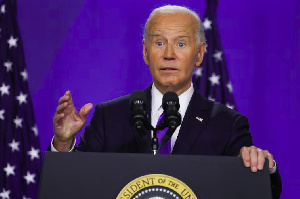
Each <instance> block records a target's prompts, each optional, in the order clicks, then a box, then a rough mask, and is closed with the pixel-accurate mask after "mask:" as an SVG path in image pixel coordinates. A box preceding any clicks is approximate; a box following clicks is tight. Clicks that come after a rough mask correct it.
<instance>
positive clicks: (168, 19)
mask: <svg viewBox="0 0 300 199" xmlns="http://www.w3.org/2000/svg"><path fill="white" fill-rule="evenodd" d="M196 32H197V21H196V19H195V17H194V16H192V15H191V14H190V13H172V14H171V13H170V14H169V13H168V14H160V15H156V16H154V17H153V18H152V19H151V20H150V23H149V32H148V34H149V36H150V37H151V36H157V35H164V34H169V35H170V34H175V35H176V34H177V35H178V36H192V35H193V36H195V35H196Z"/></svg>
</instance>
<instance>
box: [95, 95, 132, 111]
mask: <svg viewBox="0 0 300 199" xmlns="http://www.w3.org/2000/svg"><path fill="white" fill-rule="evenodd" d="M129 99H130V95H125V96H122V97H118V98H115V99H112V100H109V101H106V102H101V103H99V104H97V106H96V109H99V108H100V107H105V108H118V107H129Z"/></svg>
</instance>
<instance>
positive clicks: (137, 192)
mask: <svg viewBox="0 0 300 199" xmlns="http://www.w3.org/2000/svg"><path fill="white" fill-rule="evenodd" d="M127 198H128V199H129V198H130V199H196V198H197V197H196V195H195V194H194V192H193V191H192V190H191V189H190V188H189V187H188V186H187V185H186V184H185V183H183V182H182V181H180V180H178V179H176V178H174V177H172V176H168V175H164V174H150V175H145V176H141V177H139V178H136V179H134V180H133V181H131V182H130V183H128V184H127V185H126V186H125V187H124V188H123V189H122V191H121V192H120V193H119V195H118V197H117V199H127Z"/></svg>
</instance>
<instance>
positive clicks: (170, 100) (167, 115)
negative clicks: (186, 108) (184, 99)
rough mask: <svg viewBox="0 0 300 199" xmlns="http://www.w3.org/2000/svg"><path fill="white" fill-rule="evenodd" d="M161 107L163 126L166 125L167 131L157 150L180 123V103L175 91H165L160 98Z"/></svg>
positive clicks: (169, 137)
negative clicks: (161, 98) (162, 110)
mask: <svg viewBox="0 0 300 199" xmlns="http://www.w3.org/2000/svg"><path fill="white" fill-rule="evenodd" d="M162 107H163V109H164V126H166V127H168V131H167V132H166V134H165V135H164V137H163V139H162V141H161V144H160V146H159V149H158V152H159V151H160V149H161V147H162V146H163V145H164V144H166V143H167V142H168V141H169V140H170V139H171V137H172V135H173V134H174V132H175V130H176V128H177V127H178V126H179V125H180V124H181V115H180V113H179V112H178V110H179V108H180V104H179V98H178V96H177V94H176V93H174V92H167V93H165V94H164V96H163V100H162Z"/></svg>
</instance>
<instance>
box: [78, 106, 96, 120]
mask: <svg viewBox="0 0 300 199" xmlns="http://www.w3.org/2000/svg"><path fill="white" fill-rule="evenodd" d="M92 108H93V104H91V103H88V104H86V105H84V106H83V107H82V108H81V109H80V111H79V114H80V115H82V116H84V117H85V116H86V115H87V114H88V113H89V112H90V110H91V109H92Z"/></svg>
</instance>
